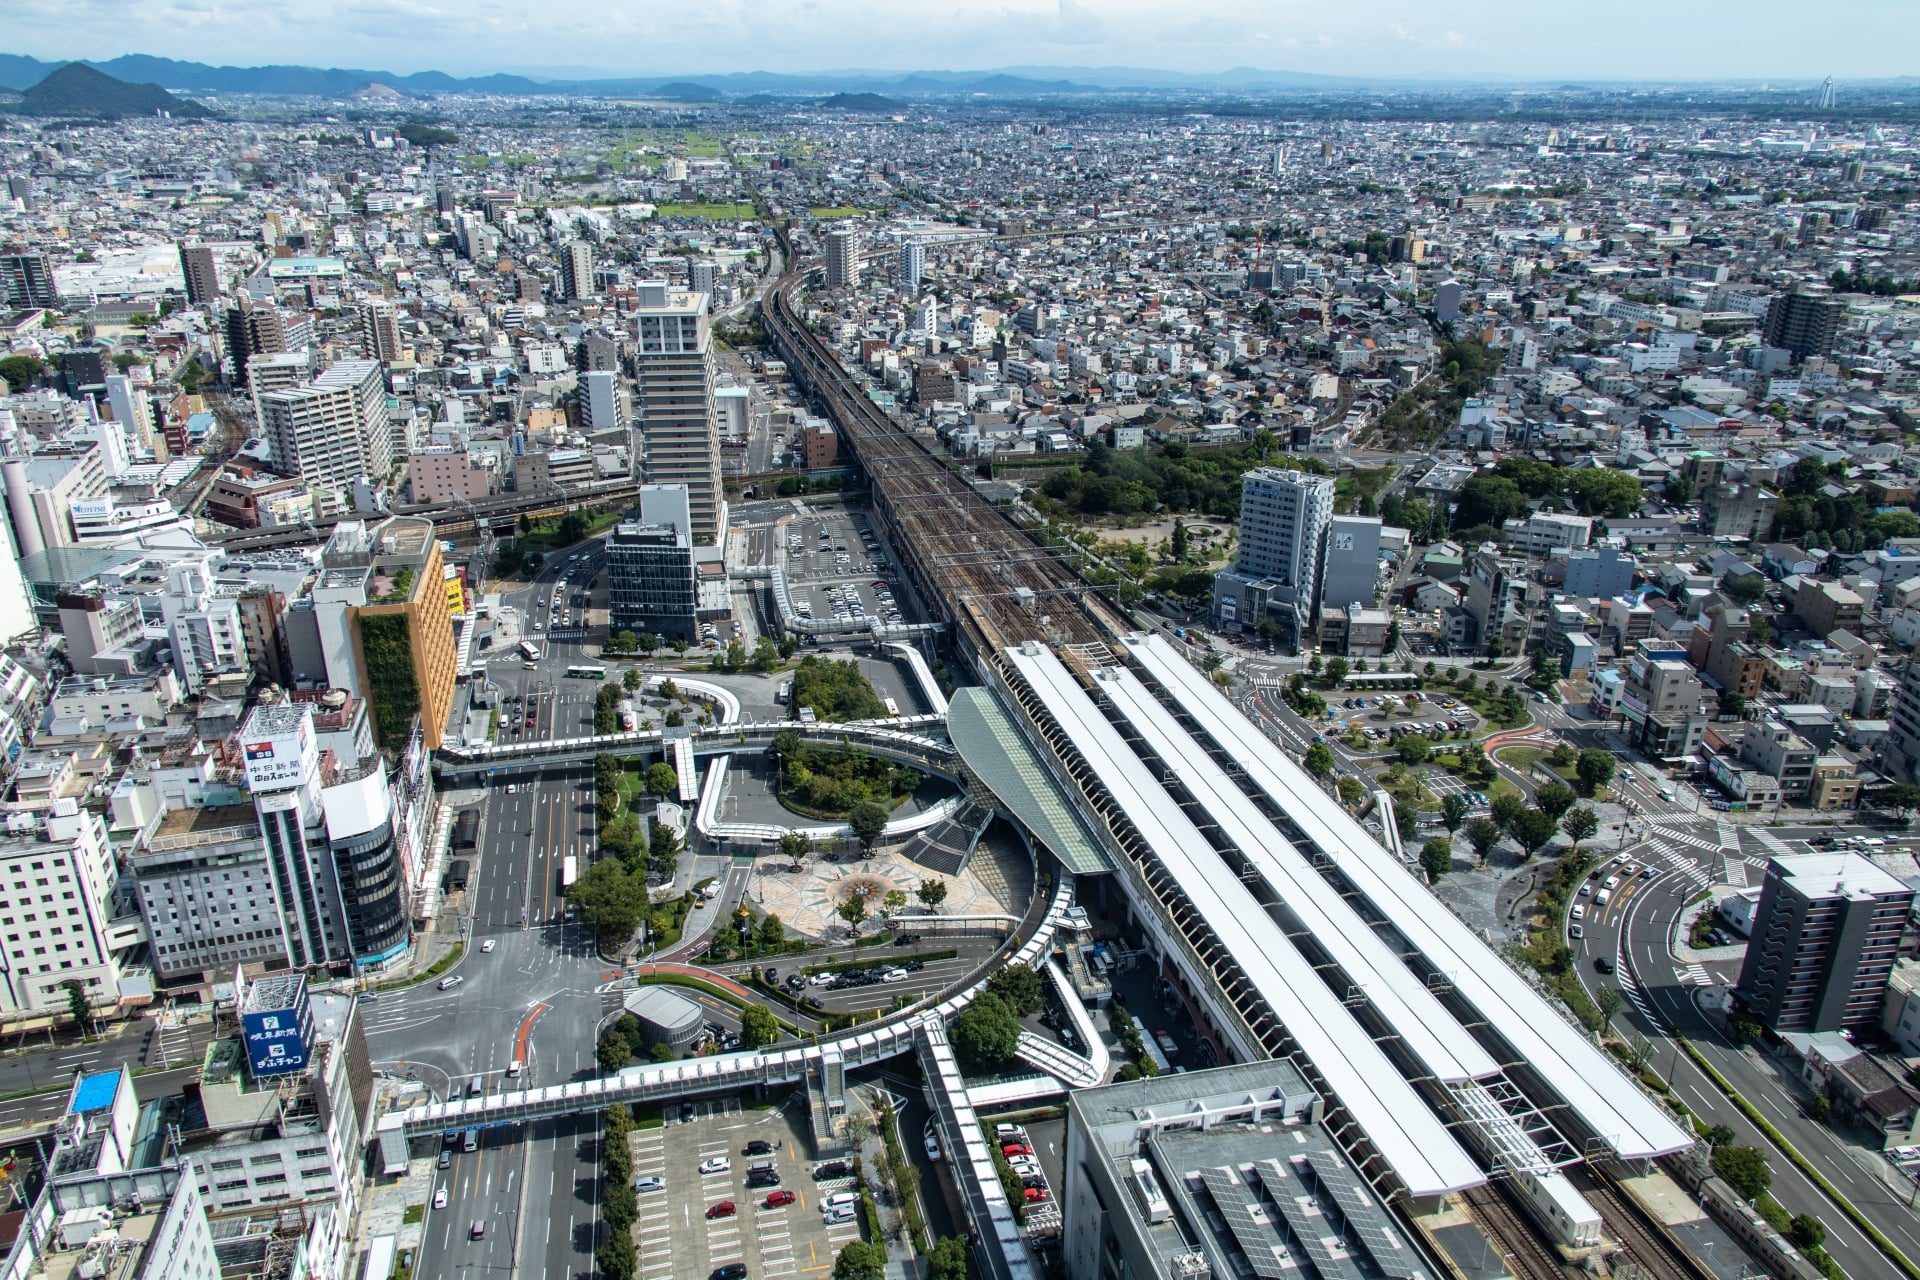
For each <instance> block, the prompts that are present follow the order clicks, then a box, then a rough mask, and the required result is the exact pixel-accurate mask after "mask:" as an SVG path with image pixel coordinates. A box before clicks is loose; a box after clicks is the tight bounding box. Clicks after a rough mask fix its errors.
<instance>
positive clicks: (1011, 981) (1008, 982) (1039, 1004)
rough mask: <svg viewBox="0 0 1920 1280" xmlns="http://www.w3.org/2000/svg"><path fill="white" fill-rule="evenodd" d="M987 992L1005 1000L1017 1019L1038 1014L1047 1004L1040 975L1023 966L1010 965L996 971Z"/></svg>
mask: <svg viewBox="0 0 1920 1280" xmlns="http://www.w3.org/2000/svg"><path fill="white" fill-rule="evenodd" d="M987 990H989V991H991V992H993V994H994V995H996V996H999V997H1000V998H1001V999H1002V1000H1005V1001H1006V1002H1007V1007H1008V1008H1009V1009H1012V1010H1013V1012H1014V1015H1015V1016H1016V1017H1021V1018H1024V1017H1026V1016H1027V1015H1028V1014H1030V1013H1038V1012H1040V1010H1041V1009H1042V1008H1043V1007H1044V1006H1045V1005H1046V1003H1047V998H1046V994H1045V993H1044V992H1043V991H1042V989H1041V986H1040V975H1039V974H1038V973H1036V972H1034V971H1033V970H1032V969H1029V968H1027V966H1025V965H1023V964H1010V965H1007V966H1006V967H1004V968H1002V969H999V970H996V971H995V973H994V975H993V976H992V977H991V978H988V979H987Z"/></svg>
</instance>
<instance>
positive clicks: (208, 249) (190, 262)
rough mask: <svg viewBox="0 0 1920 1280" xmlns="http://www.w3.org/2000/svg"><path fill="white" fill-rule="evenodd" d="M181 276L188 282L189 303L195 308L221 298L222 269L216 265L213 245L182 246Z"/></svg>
mask: <svg viewBox="0 0 1920 1280" xmlns="http://www.w3.org/2000/svg"><path fill="white" fill-rule="evenodd" d="M180 274H181V275H183V276H185V277H186V280H187V301H188V302H190V303H192V304H193V305H194V306H196V307H197V306H200V305H201V304H203V303H207V302H212V301H213V300H214V299H215V298H217V297H219V296H220V269H219V267H218V266H217V265H216V264H215V263H214V260H213V246H212V245H205V244H183V245H181V246H180Z"/></svg>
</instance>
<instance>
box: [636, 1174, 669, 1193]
mask: <svg viewBox="0 0 1920 1280" xmlns="http://www.w3.org/2000/svg"><path fill="white" fill-rule="evenodd" d="M633 1189H634V1191H635V1192H636V1193H638V1194H640V1195H645V1194H646V1193H647V1192H649V1191H665V1190H666V1189H667V1180H666V1179H665V1178H663V1177H661V1176H660V1175H659V1174H657V1173H648V1174H642V1175H641V1176H640V1177H638V1178H635V1179H634V1180H633Z"/></svg>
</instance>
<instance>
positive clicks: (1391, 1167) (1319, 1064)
mask: <svg viewBox="0 0 1920 1280" xmlns="http://www.w3.org/2000/svg"><path fill="white" fill-rule="evenodd" d="M1006 658H1007V662H1008V665H1009V667H1010V669H1011V671H1012V672H1013V674H1014V676H1015V678H1016V679H1018V680H1019V681H1020V683H1021V684H1022V685H1024V687H1025V690H1026V691H1028V692H1029V693H1030V694H1031V696H1032V698H1033V699H1035V700H1036V701H1037V704H1038V709H1040V710H1041V712H1042V714H1043V715H1044V717H1045V719H1046V720H1047V722H1048V723H1047V724H1045V725H1043V726H1041V728H1042V732H1043V733H1045V734H1047V735H1048V736H1049V738H1050V739H1051V740H1052V742H1053V745H1054V747H1055V750H1056V752H1057V753H1058V754H1059V755H1060V757H1061V759H1062V760H1063V762H1064V763H1065V764H1066V765H1067V767H1068V768H1069V769H1070V770H1071V771H1073V772H1075V773H1078V774H1081V775H1082V776H1083V777H1085V778H1086V779H1087V780H1088V781H1090V782H1091V784H1092V785H1093V786H1095V787H1098V788H1099V789H1100V791H1101V793H1102V794H1103V795H1104V796H1105V797H1107V798H1108V799H1109V800H1110V801H1111V805H1112V811H1111V814H1112V816H1110V817H1109V818H1108V821H1109V822H1110V823H1111V824H1115V825H1118V824H1124V825H1125V827H1126V828H1127V831H1126V832H1125V833H1124V834H1125V836H1126V842H1127V844H1128V845H1129V846H1130V848H1131V850H1132V851H1133V852H1134V854H1135V856H1136V857H1137V858H1138V859H1139V869H1140V872H1141V874H1142V876H1143V877H1144V878H1146V879H1147V881H1148V882H1149V884H1151V885H1152V886H1153V887H1154V891H1155V892H1156V893H1157V895H1158V897H1159V900H1160V903H1161V905H1162V907H1163V909H1164V910H1166V911H1168V912H1169V913H1171V914H1173V915H1174V916H1175V918H1176V919H1177V921H1178V924H1179V927H1180V928H1181V929H1182V931H1183V932H1184V933H1185V935H1186V936H1187V938H1189V939H1190V940H1193V942H1194V945H1195V947H1196V950H1197V951H1198V952H1199V958H1200V963H1201V964H1203V965H1205V966H1207V968H1208V969H1209V970H1210V971H1211V973H1212V974H1213V976H1214V978H1215V980H1216V981H1217V982H1219V984H1220V985H1221V987H1222V989H1223V990H1224V991H1226V992H1228V993H1229V998H1230V999H1234V1001H1235V1005H1236V1007H1237V1008H1238V1009H1239V1010H1240V1011H1241V1014H1242V1016H1243V1018H1245V1019H1246V1021H1247V1023H1248V1025H1249V1028H1250V1029H1251V1030H1252V1031H1253V1032H1254V1034H1255V1035H1257V1036H1260V1037H1261V1038H1262V1040H1263V1043H1265V1044H1266V1045H1267V1046H1269V1047H1270V1048H1271V1049H1273V1050H1275V1051H1278V1052H1293V1051H1297V1054H1298V1058H1299V1059H1300V1060H1301V1061H1300V1065H1301V1067H1302V1069H1303V1070H1305V1071H1306V1072H1307V1074H1308V1077H1309V1079H1311V1080H1313V1081H1314V1082H1315V1084H1316V1085H1317V1086H1318V1087H1319V1088H1320V1089H1321V1090H1322V1092H1323V1093H1324V1095H1325V1096H1326V1097H1327V1099H1328V1105H1329V1108H1330V1115H1329V1126H1330V1127H1331V1128H1332V1129H1333V1130H1334V1131H1335V1132H1337V1133H1340V1134H1342V1136H1343V1140H1344V1141H1345V1142H1346V1143H1347V1145H1348V1148H1349V1150H1350V1151H1351V1152H1352V1153H1353V1154H1354V1156H1355V1158H1356V1160H1357V1161H1358V1162H1359V1163H1360V1164H1361V1166H1362V1167H1363V1168H1368V1169H1369V1170H1370V1172H1371V1173H1372V1176H1374V1178H1375V1180H1376V1182H1380V1183H1383V1184H1394V1185H1397V1186H1398V1187H1399V1188H1403V1189H1404V1190H1405V1191H1406V1192H1407V1193H1408V1194H1410V1195H1413V1196H1415V1197H1421V1198H1425V1197H1431V1196H1438V1195H1444V1194H1446V1193H1449V1192H1453V1191H1458V1190H1461V1189H1464V1188H1467V1187H1473V1186H1479V1185H1481V1184H1483V1183H1484V1182H1485V1181H1486V1174H1485V1173H1483V1172H1482V1171H1481V1169H1480V1167H1479V1165H1478V1164H1476V1163H1475V1161H1474V1160H1473V1159H1472V1157H1470V1156H1469V1155H1468V1153H1467V1152H1466V1150H1465V1149H1464V1148H1462V1147H1461V1145H1460V1143H1459V1142H1458V1141H1457V1140H1456V1139H1455V1137H1454V1135H1453V1133H1452V1132H1451V1131H1450V1130H1449V1128H1448V1126H1447V1125H1446V1124H1445V1123H1444V1122H1443V1121H1442V1120H1441V1119H1440V1117H1439V1116H1438V1115H1436V1114H1435V1112H1434V1110H1433V1108H1432V1107H1430V1106H1429V1105H1428V1104H1427V1103H1426V1102H1425V1101H1424V1100H1423V1099H1422V1098H1421V1096H1420V1094H1419V1093H1418V1092H1417V1091H1416V1090H1415V1088H1414V1087H1413V1085H1412V1084H1411V1083H1409V1082H1408V1080H1407V1078H1406V1076H1405V1075H1404V1074H1403V1073H1402V1072H1401V1070H1400V1069H1399V1068H1397V1067H1396V1066H1395V1065H1394V1063H1393V1062H1392V1061H1391V1060H1390V1059H1389V1058H1388V1056H1387V1054H1386V1052H1385V1051H1384V1050H1383V1049H1382V1048H1381V1046H1380V1044H1379V1043H1377V1042H1376V1041H1375V1039H1374V1038H1373V1036H1372V1035H1371V1034H1370V1033H1369V1032H1368V1030H1367V1029H1366V1028H1365V1027H1363V1026H1362V1025H1361V1024H1360V1023H1359V1021H1358V1020H1357V1019H1356V1018H1355V1016H1354V1011H1353V1010H1352V1009H1351V1008H1349V1007H1348V1005H1347V1003H1346V1002H1345V1001H1344V1000H1343V999H1341V998H1340V997H1338V996H1336V995H1335V994H1334V993H1333V991H1332V990H1330V989H1329V987H1328V986H1327V984H1326V983H1325V981H1323V980H1322V979H1321V977H1320V976H1319V974H1318V973H1316V972H1315V969H1314V965H1313V963H1312V962H1311V961H1310V960H1308V958H1307V957H1306V956H1304V955H1302V954H1301V952H1300V949H1299V948H1298V947H1297V946H1295V944H1294V942H1293V940H1292V939H1291V938H1289V937H1288V935H1287V933H1286V931H1285V930H1284V929H1282V928H1281V927H1280V925H1279V924H1278V922H1276V921H1275V920H1274V918H1273V917H1272V916H1271V915H1269V914H1268V912H1267V910H1266V908H1265V907H1264V906H1263V905H1262V903H1261V902H1260V901H1259V899H1258V898H1256V897H1255V896H1254V894H1253V893H1252V891H1251V890H1250V889H1249V888H1248V887H1247V885H1246V884H1245V883H1243V882H1242V881H1241V880H1240V878H1239V877H1238V876H1237V875H1235V874H1234V873H1233V871H1232V870H1231V869H1230V868H1229V867H1228V866H1227V865H1226V864H1225V863H1224V862H1222V861H1221V859H1220V856H1219V854H1218V852H1217V851H1216V850H1215V848H1214V846H1213V845H1212V843H1211V842H1209V840H1208V839H1207V837H1206V836H1205V835H1204V834H1203V833H1202V832H1201V831H1200V829H1199V828H1198V827H1197V826H1195V825H1194V823H1193V821H1192V820H1191V819H1190V818H1189V817H1188V816H1187V814H1186V813H1185V811H1183V810H1182V809H1181V807H1180V806H1179V805H1178V804H1177V803H1175V802H1174V800H1173V799H1172V797H1170V796H1169V795H1168V794H1167V792H1166V791H1165V790H1164V789H1163V788H1162V787H1161V786H1160V784H1159V782H1158V780H1157V779H1156V778H1155V776H1154V774H1153V772H1152V771H1151V770H1150V769H1149V768H1148V767H1147V765H1146V764H1145V762H1143V761H1142V760H1141V759H1140V757H1139V756H1138V755H1136V754H1135V753H1134V751H1133V750H1132V748H1131V747H1129V746H1128V745H1127V742H1126V739H1125V738H1124V737H1122V736H1121V734H1120V732H1119V730H1117V729H1116V728H1115V727H1114V725H1113V724H1112V723H1111V722H1109V721H1108V720H1107V718H1106V716H1105V715H1103V714H1102V713H1101V711H1100V709H1099V708H1098V706H1096V705H1095V703H1094V701H1093V699H1092V697H1090V696H1089V695H1088V693H1087V692H1086V690H1085V689H1083V688H1082V687H1081V686H1080V684H1079V683H1078V682H1077V681H1076V679H1075V678H1074V676H1073V673H1072V672H1070V671H1069V670H1068V669H1067V667H1066V666H1065V664H1064V663H1062V662H1061V661H1060V659H1059V658H1058V657H1056V656H1055V655H1054V654H1053V652H1052V651H1051V650H1049V649H1047V648H1046V647H1045V646H1043V645H1039V644H1027V645H1023V646H1020V647H1018V648H1015V649H1012V650H1009V651H1007V653H1006ZM1115 834H1116V837H1118V836H1120V835H1121V834H1122V833H1121V832H1118V831H1116V832H1115ZM1415 985H1417V984H1415ZM1407 998H1409V999H1410V998H1412V997H1411V996H1410V995H1408V996H1407ZM1423 1048H1424V1049H1425V1050H1426V1051H1427V1052H1429V1053H1431V1054H1432V1056H1433V1059H1434V1061H1435V1062H1436V1063H1439V1064H1441V1067H1442V1069H1443V1070H1444V1071H1445V1072H1446V1073H1447V1074H1448V1075H1451V1076H1453V1077H1455V1078H1463V1077H1465V1076H1471V1074H1472V1072H1473V1071H1474V1070H1475V1069H1477V1068H1482V1067H1488V1066H1490V1065H1491V1064H1490V1062H1489V1061H1488V1059H1487V1058H1486V1056H1485V1055H1484V1054H1481V1053H1478V1052H1477V1051H1476V1050H1475V1048H1474V1047H1473V1046H1471V1045H1468V1044H1465V1043H1461V1042H1458V1041H1455V1042H1453V1043H1448V1041H1447V1039H1446V1038H1444V1037H1442V1036H1438V1035H1436V1036H1434V1037H1432V1038H1431V1039H1430V1040H1428V1041H1427V1042H1426V1043H1425V1044H1424V1045H1423ZM1460 1054H1466V1055H1468V1056H1469V1059H1470V1060H1469V1061H1465V1062H1463V1061H1461V1060H1460V1059H1459V1056H1458V1055H1460ZM1356 1130H1357V1132H1355V1131H1356ZM1383 1166H1384V1167H1383Z"/></svg>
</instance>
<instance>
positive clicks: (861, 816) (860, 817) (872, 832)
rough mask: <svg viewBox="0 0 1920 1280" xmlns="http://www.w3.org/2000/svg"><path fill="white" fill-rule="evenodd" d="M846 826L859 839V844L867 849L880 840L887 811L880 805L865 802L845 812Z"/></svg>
mask: <svg viewBox="0 0 1920 1280" xmlns="http://www.w3.org/2000/svg"><path fill="white" fill-rule="evenodd" d="M847 825H848V826H850V827H852V828H853V834H854V835H856V836H858V837H860V843H861V844H862V845H864V846H866V847H868V848H871V847H872V846H873V842H874V841H875V840H878V839H879V838H880V833H881V832H883V831H885V830H886V829H887V811H886V808H885V807H884V806H882V805H878V804H875V803H874V802H873V801H871V800H865V801H862V802H861V803H859V804H857V805H855V806H853V808H852V809H850V810H848V812H847Z"/></svg>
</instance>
